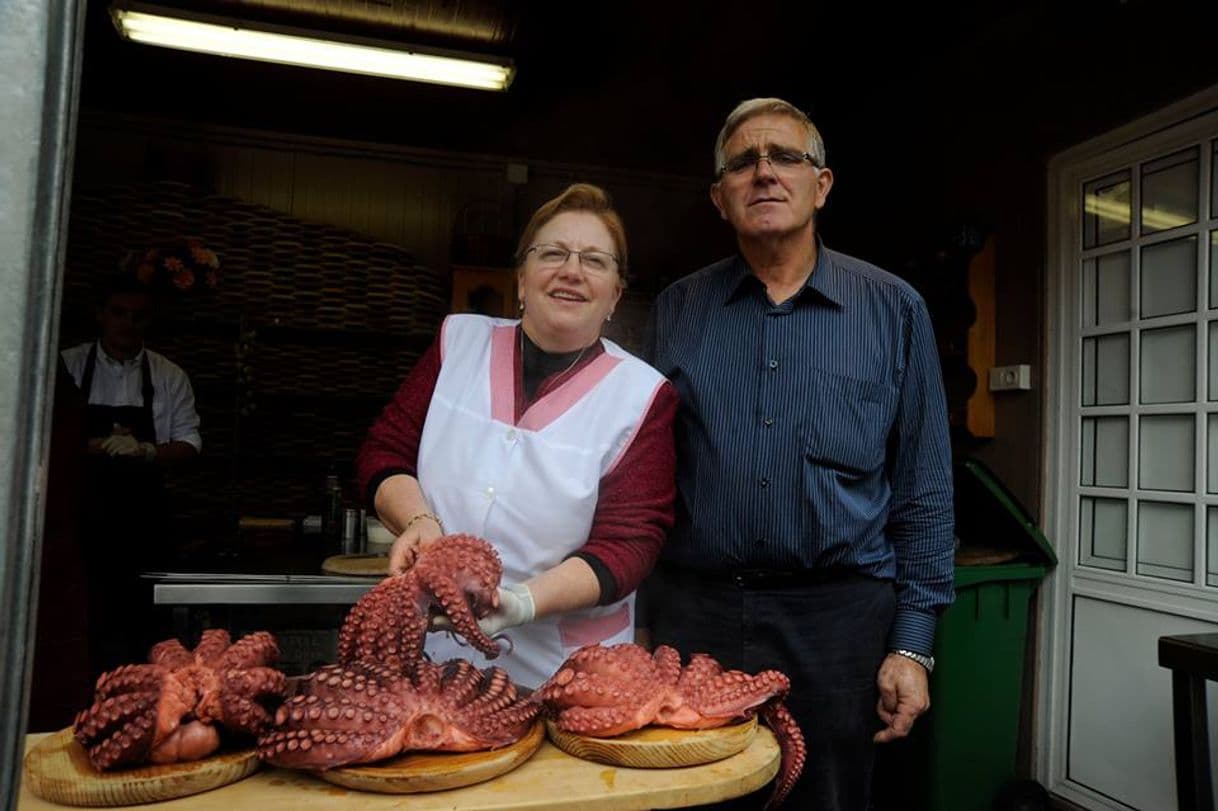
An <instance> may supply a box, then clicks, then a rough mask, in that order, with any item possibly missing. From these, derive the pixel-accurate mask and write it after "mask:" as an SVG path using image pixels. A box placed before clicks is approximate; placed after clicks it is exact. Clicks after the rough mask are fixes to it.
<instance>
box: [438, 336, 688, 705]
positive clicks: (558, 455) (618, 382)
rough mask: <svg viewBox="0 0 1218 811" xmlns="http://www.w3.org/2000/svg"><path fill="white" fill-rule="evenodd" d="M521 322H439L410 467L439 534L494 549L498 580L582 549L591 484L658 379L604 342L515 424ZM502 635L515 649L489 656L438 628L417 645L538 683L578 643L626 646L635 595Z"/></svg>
mask: <svg viewBox="0 0 1218 811" xmlns="http://www.w3.org/2000/svg"><path fill="white" fill-rule="evenodd" d="M519 323H520V322H519V321H509V320H505V319H492V318H486V317H483V316H478V315H451V316H449V317H448V318H447V319H445V321H444V326H443V328H442V329H441V333H440V358H441V364H440V376H439V378H438V379H437V381H436V388H435V393H434V394H433V395H432V398H431V404H430V406H429V407H428V410H427V420H426V422H425V423H424V426H423V435H422V438H421V440H420V443H419V461H418V472H419V476H418V478H419V484H420V486H421V487H422V489H423V494H424V495H425V496H426V497H427V502H428V503H429V504H430V505H431V507H432V509H433V510H434V511H435V512H436V514H437V515H439V516H440V518H441V519H442V520H443V521H444V528H445V530H446V531H448V532H450V533H470V534H473V535H478V536H480V537H482V538H485V539H487V540H488V541H490V542H491V543H492V544H494V546H495V548H496V549H497V550H498V551H499V555H500V557H501V558H502V559H503V582H504V583H505V584H507V583H519V582H522V581H524V580H527V579H528V578H530V577H532V576H534V575H536V574H538V573H540V572H542V571H545V570H546V569H550V568H552V567H554V566H556V565H558V564H559V563H561V562H562V561H563V559H564V558H566V557H567V556H568V555H569V554H571V553H572V552H574V551H576V550H577V549H579V548H580V547H582V546H583V545H584V543H585V542H586V541H587V539H588V532H589V531H590V529H591V527H592V519H593V515H594V513H595V510H596V502H597V496H598V489H599V485H600V480H601V478H602V477H604V476H605V475H606V474H607V473H608V472H609V471H610V470H612V469H613V466H614V465H615V464H616V463H617V462H618V460H620V459H621V457H622V455H623V454H624V452H625V451H626V448H627V447H628V446H629V445H630V442H631V441H632V440H633V439H634V436H635V434H636V433H637V431H638V428H639V426H640V425H641V424H642V422H643V419H644V417H645V416H646V415H647V412H648V410H649V409H650V408H651V403H652V401H653V400H654V398H655V396H656V394H657V393H658V392H659V389H660V386H661V384H662V383H663V381H664V378H663V377H662V376H661V375H660V374H659V372H657V371H655V370H654V369H652V368H651V367H650V366H648V365H647V364H645V363H643V362H642V361H641V360H639V359H637V358H635V357H634V356H633V355H630V354H629V353H627V352H626V351H625V350H623V349H622V348H621V347H619V346H617V345H616V344H614V343H613V342H611V341H608V340H604V339H602V341H601V343H602V345H603V346H604V348H605V352H604V354H602V355H600V356H599V357H597V358H596V359H595V360H593V361H592V362H591V363H588V364H587V365H585V366H584V367H583V368H582V369H580V370H579V371H578V372H576V373H575V374H574V375H572V376H571V377H570V378H568V379H567V380H566V381H564V382H563V383H562V384H561V385H559V386H558V388H556V389H554V390H552V391H550V392H549V393H548V394H546V395H545V396H544V397H542V398H541V399H540V400H538V401H536V402H534V403H533V404H532V405H531V406H530V407H529V408H528V410H527V411H525V413H524V414H523V415H522V416H521V418H520V421H519V422H518V423H516V424H513V416H514V415H513V412H514V410H515V401H516V399H515V398H516V387H517V386H520V385H522V383H521V381H520V380H518V379H517V376H516V373H515V366H514V359H515V353H516V346H517V340H518V339H517V332H516V329H517V325H518V324H519ZM504 634H505V635H506V636H507V637H509V638H510V639H511V641H512V651H511V653H506V652H505V653H502V654H500V656H499V657H498V658H497V659H495V660H487V659H485V658H484V657H483V656H482V655H481V654H480V653H478V652H477V651H476V650H474V649H473V648H472V647H469V646H468V645H466V644H462V643H458V642H456V641H454V640H453V639H452V638H450V637H449V636H448V635H447V634H443V633H433V634H429V635H428V638H427V645H426V650H427V653H428V654H429V655H430V656H431V657H432V659H433V661H444V660H446V659H452V658H462V659H469V660H471V661H472V662H474V663H475V664H476V665H478V666H479V667H486V666H487V665H489V664H496V665H499V666H500V667H503V668H505V669H506V670H507V671H508V673H509V674H511V676H512V679H513V680H515V681H516V682H517V683H518V684H521V685H524V686H526V687H536V686H537V685H539V684H541V683H542V682H543V681H545V680H546V679H548V678H549V677H550V676H551V675H552V674H553V673H554V672H555V671H556V670H557V669H558V666H559V665H560V664H562V662H563V660H564V659H566V658H567V656H569V655H570V654H571V653H572V652H573V651H575V650H576V649H577V648H579V647H581V646H583V645H590V644H594V643H597V642H604V643H605V644H617V643H619V642H631V641H633V639H634V595H633V594H631V595H629V596H628V597H626V598H624V599H622V600H619V601H618V602H616V603H613V604H612V605H607V606H596V607H593V608H589V609H584V610H580V611H573V612H568V613H566V614H562V615H558V616H553V617H545V618H542V619H539V620H537V621H536V622H533V623H531V624H528V625H524V626H520V627H516V628H509V629H507V630H506V631H505V632H504ZM462 642H463V641H462ZM501 646H504V647H506V646H505V645H504V644H503V643H501Z"/></svg>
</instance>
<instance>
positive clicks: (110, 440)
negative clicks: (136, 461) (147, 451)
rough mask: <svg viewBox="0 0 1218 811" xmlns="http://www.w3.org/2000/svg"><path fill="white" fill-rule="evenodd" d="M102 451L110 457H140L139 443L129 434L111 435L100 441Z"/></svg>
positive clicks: (141, 452)
mask: <svg viewBox="0 0 1218 811" xmlns="http://www.w3.org/2000/svg"><path fill="white" fill-rule="evenodd" d="M102 450H103V451H105V452H106V453H108V454H110V455H111V456H140V455H142V454H143V451H142V450H141V449H140V441H139V440H138V439H136V438H135V437H133V436H131V434H111V435H110V436H108V437H106V438H105V439H103V440H102Z"/></svg>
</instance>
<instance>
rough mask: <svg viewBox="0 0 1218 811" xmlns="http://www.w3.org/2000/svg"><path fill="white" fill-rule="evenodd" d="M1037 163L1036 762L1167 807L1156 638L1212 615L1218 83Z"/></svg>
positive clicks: (1082, 799)
mask: <svg viewBox="0 0 1218 811" xmlns="http://www.w3.org/2000/svg"><path fill="white" fill-rule="evenodd" d="M1049 181H1050V183H1049V188H1050V199H1049V207H1050V263H1049V275H1048V282H1049V292H1048V299H1049V311H1048V317H1049V318H1048V320H1049V328H1050V350H1049V355H1050V356H1049V364H1050V374H1049V375H1048V376H1047V379H1048V380H1049V381H1050V387H1049V390H1048V391H1047V392H1046V401H1047V405H1048V409H1047V411H1046V417H1047V419H1049V420H1050V421H1052V425H1051V426H1050V430H1049V436H1050V447H1049V449H1048V475H1047V476H1046V492H1045V503H1046V518H1047V522H1048V524H1049V527H1050V529H1051V531H1052V532H1053V533H1054V537H1055V539H1056V543H1057V544H1058V546H1059V550H1060V552H1061V554H1060V555H1059V557H1060V558H1061V566H1060V568H1059V570H1058V572H1057V573H1056V574H1055V575H1054V577H1053V579H1052V581H1051V582H1050V584H1049V586H1048V589H1047V593H1048V594H1049V596H1050V604H1049V605H1048V606H1047V610H1046V611H1045V612H1044V616H1043V617H1042V631H1043V634H1042V637H1043V642H1042V650H1041V654H1042V655H1041V662H1042V667H1041V670H1040V676H1041V678H1040V690H1039V694H1040V708H1041V709H1040V714H1039V716H1038V720H1039V721H1040V729H1039V733H1038V736H1037V738H1038V744H1039V754H1038V768H1039V772H1040V776H1041V778H1042V779H1043V780H1045V781H1046V782H1047V783H1048V784H1049V785H1050V788H1051V789H1052V790H1054V791H1056V792H1057V793H1059V794H1063V795H1065V796H1067V797H1069V798H1070V799H1072V800H1073V801H1074V802H1077V803H1079V804H1081V805H1083V806H1084V807H1087V808H1136V809H1145V810H1146V811H1160V810H1161V809H1172V808H1175V804H1176V794H1175V785H1174V773H1173V768H1172V763H1173V761H1172V756H1173V755H1172V737H1171V713H1170V706H1171V704H1170V691H1171V680H1170V676H1169V673H1168V671H1166V670H1163V669H1162V668H1160V667H1159V666H1158V663H1157V651H1156V644H1157V640H1158V637H1159V636H1161V635H1164V634H1174V633H1190V632H1201V631H1207V630H1208V631H1212V630H1218V88H1215V89H1214V90H1213V91H1210V92H1208V93H1206V94H1202V95H1200V96H1197V97H1194V98H1192V99H1189V100H1187V101H1185V102H1182V103H1181V104H1180V105H1177V106H1175V107H1174V108H1171V109H1169V110H1165V111H1162V112H1161V113H1158V114H1156V115H1154V116H1151V117H1149V118H1148V119H1145V120H1143V121H1139V122H1135V123H1134V124H1131V125H1130V126H1129V127H1126V128H1122V130H1120V131H1118V132H1115V133H1111V134H1109V135H1106V136H1103V137H1101V138H1098V139H1096V140H1095V141H1092V142H1089V143H1087V144H1083V145H1081V146H1079V147H1076V148H1075V149H1072V150H1070V151H1069V152H1067V153H1064V154H1063V155H1061V156H1059V157H1058V158H1056V159H1054V161H1053V162H1052V163H1051V164H1050V177H1049ZM1210 710H1211V716H1213V715H1214V714H1215V713H1216V712H1218V709H1216V707H1215V705H1214V703H1213V699H1211V706H1210ZM1213 723H1214V719H1213V718H1211V724H1213ZM1216 741H1218V739H1216ZM1214 751H1215V752H1218V746H1216V747H1215V750H1214Z"/></svg>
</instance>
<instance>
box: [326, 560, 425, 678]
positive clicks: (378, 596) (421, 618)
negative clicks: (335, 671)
mask: <svg viewBox="0 0 1218 811" xmlns="http://www.w3.org/2000/svg"><path fill="white" fill-rule="evenodd" d="M421 599H422V593H421V591H420V589H419V587H418V583H417V577H415V576H414V573H413V570H412V571H410V572H407V573H405V574H398V575H392V576H390V577H387V578H386V579H385V580H383V581H381V582H380V583H379V584H377V585H376V586H375V587H373V589H372V590H371V591H369V592H368V593H367V594H365V595H364V596H363V597H361V598H360V600H359V602H358V603H356V604H355V606H354V607H353V608H352V609H351V611H350V612H349V613H348V614H347V618H346V620H344V621H343V627H342V629H341V630H340V631H339V635H338V661H339V662H342V663H343V664H348V663H350V662H354V661H357V660H360V659H371V660H373V661H378V662H384V663H386V664H391V665H394V666H396V667H407V666H410V665H412V664H413V663H414V662H417V661H419V660H420V659H421V658H422V657H423V639H424V637H425V636H426V635H427V612H426V611H424V610H422V609H421V607H420V603H421Z"/></svg>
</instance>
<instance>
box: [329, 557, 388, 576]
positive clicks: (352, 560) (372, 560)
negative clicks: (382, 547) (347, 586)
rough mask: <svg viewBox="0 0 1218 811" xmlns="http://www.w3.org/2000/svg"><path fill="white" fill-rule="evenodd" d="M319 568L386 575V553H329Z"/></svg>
mask: <svg viewBox="0 0 1218 811" xmlns="http://www.w3.org/2000/svg"><path fill="white" fill-rule="evenodd" d="M321 570H322V571H323V572H329V573H330V574H346V575H364V576H367V577H388V576H389V557H388V556H387V555H373V554H364V555H331V556H330V557H328V558H326V559H325V560H323V561H322V562H321Z"/></svg>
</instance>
